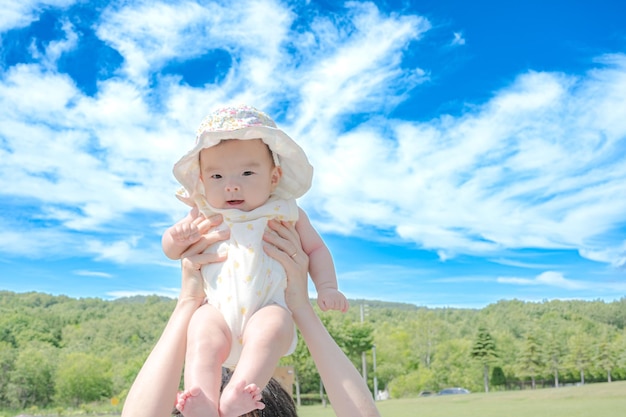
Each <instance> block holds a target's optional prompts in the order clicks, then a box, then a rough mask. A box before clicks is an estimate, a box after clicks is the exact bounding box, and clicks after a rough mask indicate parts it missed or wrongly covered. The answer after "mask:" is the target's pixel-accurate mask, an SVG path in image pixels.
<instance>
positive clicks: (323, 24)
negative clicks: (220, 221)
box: [0, 0, 626, 285]
mask: <svg viewBox="0 0 626 417" xmlns="http://www.w3.org/2000/svg"><path fill="white" fill-rule="evenodd" d="M13 3H14V2H12V3H11V4H13ZM22 3H23V4H25V5H27V6H25V7H24V8H23V9H19V10H18V9H17V8H16V7H17V6H12V7H13V8H12V9H10V10H12V12H11V13H16V14H18V15H19V16H20V17H19V18H18V17H15V16H13V17H11V16H9V17H5V18H4V20H3V21H2V20H0V27H2V25H3V24H4V25H5V27H7V25H8V26H11V25H13V26H18V25H26V24H28V22H29V21H31V20H32V16H33V15H34V13H35V12H31V11H35V10H38V7H39V5H41V4H43V3H38V2H37V3H35V2H32V3H24V2H22ZM49 4H58V5H60V6H61V5H64V4H66V3H65V2H63V3H61V2H58V3H49ZM67 4H69V3H67ZM116 4H117V3H116ZM347 7H348V8H349V10H348V12H347V13H346V14H345V15H344V16H342V17H337V16H318V17H316V18H315V19H314V20H313V21H312V22H311V23H310V24H309V25H308V26H300V27H297V28H295V27H292V24H293V23H294V19H295V18H296V16H295V15H294V11H293V10H291V9H290V8H289V7H287V6H285V5H284V4H281V3H279V2H275V1H271V0H268V1H266V2H249V3H244V4H242V5H241V7H237V8H232V7H223V6H221V5H220V4H219V3H216V2H209V3H206V4H203V6H200V5H199V4H198V3H195V2H191V1H186V2H177V3H176V2H156V3H155V2H147V1H143V2H133V3H132V4H124V5H122V6H121V7H117V8H114V7H110V8H109V9H107V10H106V11H105V12H104V13H103V14H102V15H101V17H100V20H99V21H98V22H94V25H95V26H96V27H97V31H96V33H97V35H98V36H99V37H101V39H103V40H104V41H105V42H107V43H108V44H109V45H110V46H111V47H113V48H115V49H116V50H118V51H119V52H120V54H121V55H122V56H123V58H124V63H123V68H122V71H121V72H120V73H119V74H118V75H117V76H116V77H115V78H112V79H109V80H106V81H101V82H99V84H98V91H97V94H95V95H94V96H93V97H88V96H85V95H84V94H83V93H82V92H81V91H80V90H79V89H78V88H77V87H76V85H75V84H74V82H73V81H72V80H71V79H70V78H69V77H68V76H67V75H64V74H61V73H59V72H58V71H55V69H54V65H53V64H54V63H55V62H56V60H57V58H58V57H59V56H61V55H62V54H63V53H64V51H67V50H69V49H71V48H73V47H74V45H75V42H76V38H75V34H74V33H73V31H72V28H71V27H70V26H69V25H68V26H66V28H65V29H66V32H65V33H66V36H65V39H63V40H59V41H58V42H56V43H55V42H53V43H50V44H49V46H48V49H47V52H46V56H45V57H41V61H40V62H39V63H33V64H29V65H18V66H14V67H12V68H10V69H9V70H7V71H6V72H5V73H3V77H2V78H1V79H0V158H2V161H3V163H2V165H0V178H1V180H0V181H1V183H2V184H1V185H2V192H3V193H4V194H5V195H7V196H12V197H15V198H20V199H24V200H25V201H32V202H35V203H36V205H37V206H39V207H41V209H40V211H39V212H38V213H37V216H39V218H40V219H42V220H46V221H49V222H50V223H54V224H56V223H58V224H60V226H59V228H58V229H55V230H54V231H53V232H51V231H48V233H55V234H58V235H59V236H63V235H64V233H67V232H68V230H70V231H71V230H80V231H84V232H85V231H86V232H89V231H98V232H102V231H106V230H107V229H109V228H111V227H113V226H112V225H115V224H116V222H119V221H122V220H123V219H124V218H125V216H128V215H129V214H135V213H139V212H141V213H143V212H152V213H153V214H154V215H155V216H161V217H172V218H174V217H176V216H177V215H182V214H183V213H184V211H185V207H184V206H182V205H181V204H180V203H178V202H177V201H176V200H175V198H173V196H172V194H173V191H174V190H175V188H176V185H175V183H174V181H173V178H172V175H171V166H172V164H173V163H174V162H175V160H176V159H178V157H179V156H180V155H182V154H183V153H184V152H185V151H186V150H187V148H188V147H189V146H190V145H191V143H192V142H193V132H194V131H195V128H196V125H197V124H198V122H199V121H200V120H201V118H202V117H203V116H204V114H206V113H207V112H208V111H210V110H212V109H213V108H214V107H215V106H216V105H218V104H221V103H224V102H227V101H232V102H250V103H252V104H255V105H257V106H259V107H261V108H263V109H265V110H267V111H268V112H269V113H271V114H274V113H275V115H276V118H277V119H279V121H281V125H282V126H283V127H284V128H285V130H286V131H288V132H289V133H290V134H291V135H292V136H294V137H296V138H297V139H298V141H299V142H301V144H302V146H303V147H304V148H305V150H306V151H307V153H308V154H309V156H310V159H311V160H312V162H313V164H314V165H315V167H316V174H315V180H314V187H313V189H312V190H311V191H310V193H308V194H307V196H306V197H305V198H304V199H303V200H302V203H303V205H304V206H305V208H310V209H311V211H312V212H315V213H316V217H315V218H314V219H313V220H314V222H315V223H316V225H319V227H320V228H321V229H322V230H324V231H335V232H339V233H346V234H360V233H363V234H364V233H366V232H367V230H368V227H376V228H382V229H391V230H395V231H396V232H397V234H398V235H399V237H400V238H402V239H405V240H408V241H411V242H415V243H417V244H418V245H419V246H421V247H425V248H428V249H433V250H436V251H438V253H439V254H440V259H442V260H445V259H447V258H449V257H452V256H455V255H457V254H494V255H497V254H499V252H500V251H501V250H502V249H503V248H526V247H534V248H566V249H578V250H579V251H580V253H581V255H582V256H586V257H588V258H590V259H596V260H601V261H602V262H607V263H612V264H613V265H616V266H620V265H623V264H624V247H623V239H621V240H618V239H616V238H615V235H616V233H615V230H616V228H618V227H620V225H623V224H624V213H626V197H624V196H626V189H625V187H626V185H625V184H626V164H623V163H622V162H623V161H622V158H620V157H619V156H620V155H623V154H624V149H626V114H625V108H624V105H623V98H624V97H626V57H625V56H624V55H619V54H618V55H611V56H605V57H602V58H601V59H600V60H599V62H598V63H597V64H596V67H595V68H593V69H591V70H590V71H589V72H588V73H586V74H582V75H579V76H571V75H568V74H560V73H545V72H532V71H531V72H528V73H526V74H522V75H520V76H519V77H518V78H517V79H516V80H515V82H514V83H512V84H511V85H510V86H508V87H506V88H503V89H502V90H500V91H497V92H495V93H494V96H493V98H492V99H491V100H489V101H487V102H486V103H483V104H482V105H479V106H474V107H472V108H470V110H468V112H467V113H466V114H464V115H462V116H459V117H452V116H446V115H442V116H441V117H440V118H438V119H434V120H430V121H421V122H417V121H415V120H411V118H407V119H405V120H393V119H387V118H384V117H370V118H367V117H363V116H364V115H368V114H372V113H373V112H378V111H381V112H382V113H385V111H386V110H387V109H391V108H393V107H394V106H395V105H396V104H398V103H400V102H402V100H404V99H405V98H406V96H407V94H408V92H409V91H410V90H411V89H413V88H415V87H416V86H417V85H419V83H422V82H426V81H427V80H428V78H427V75H426V71H425V70H423V69H421V68H419V67H414V68H408V69H407V68H405V67H404V66H403V64H404V61H403V59H404V54H405V53H406V51H407V48H409V46H410V45H411V44H412V43H413V42H419V41H420V39H421V37H422V35H423V34H424V33H425V32H427V31H428V30H429V29H430V23H429V22H428V21H427V20H426V19H424V18H422V17H419V16H403V15H399V14H388V15H387V14H383V13H381V12H380V11H379V10H378V9H377V8H376V6H375V5H374V4H373V3H356V2H352V3H348V6H347ZM3 16H4V15H3ZM29 19H30V20H29ZM13 26H12V27H13ZM455 39H456V40H457V42H461V40H463V39H464V38H463V35H462V34H461V33H457V34H455ZM212 49H220V50H223V51H226V52H227V53H228V54H229V55H230V56H231V58H232V65H233V66H232V67H231V68H230V70H229V71H228V73H227V74H226V76H225V78H224V79H223V80H221V81H220V82H219V83H218V84H215V85H207V86H206V87H204V88H199V87H196V88H192V87H189V86H187V85H182V84H180V82H179V79H177V78H176V77H173V76H169V77H166V76H163V75H162V74H160V73H159V72H160V70H161V69H162V68H163V66H164V65H165V64H166V63H168V62H171V61H172V60H179V61H185V60H188V59H191V58H195V57H198V56H201V55H203V54H206V53H207V52H209V51H211V50H212ZM51 66H52V67H51ZM359 117H362V119H359ZM361 120H362V121H361ZM344 126H348V129H347V130H346V128H345V127H344ZM317 213H320V214H321V217H318V216H317ZM151 220H154V219H151ZM16 233H17V231H16V230H13V229H11V226H9V225H8V224H7V225H2V226H0V245H2V248H7V249H6V250H7V251H10V252H11V253H14V252H15V251H16V250H17V249H15V248H9V246H10V245H9V243H7V242H10V241H11V240H12V239H13V238H14V237H15V236H16ZM2 236H4V240H3V239H2ZM137 236H138V235H137V234H136V233H135V232H129V233H128V237H126V238H125V239H123V240H122V239H121V238H120V240H116V241H114V242H109V241H105V240H102V241H100V240H98V239H93V240H92V241H91V242H90V243H89V244H88V245H85V247H84V248H82V249H81V250H83V251H86V252H87V253H88V254H90V255H93V256H96V257H97V258H98V259H106V260H110V261H115V262H121V263H124V262H133V259H137V257H136V256H135V255H137V254H138V253H140V252H141V251H142V250H145V248H143V246H142V245H143V241H142V240H141V239H140V238H138V237H137ZM38 238H40V235H39V233H33V234H32V236H22V239H23V241H24V243H23V245H24V247H29V244H32V246H30V247H31V248H35V250H37V248H39V250H43V248H45V247H46V245H45V244H42V243H40V242H32V241H31V239H38ZM62 240H63V239H62ZM65 240H69V239H65ZM18 247H21V245H18ZM20 250H22V249H20ZM151 259H153V260H154V261H155V262H156V257H152V258H151ZM548 278H550V276H548V277H547V278H545V279H548ZM552 278H553V279H554V278H555V277H552ZM536 282H540V281H536ZM541 283H543V284H548V283H550V285H555V284H559V282H557V281H549V282H541ZM561 284H562V282H561Z"/></svg>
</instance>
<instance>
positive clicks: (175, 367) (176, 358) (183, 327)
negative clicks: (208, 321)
mask: <svg viewBox="0 0 626 417" xmlns="http://www.w3.org/2000/svg"><path fill="white" fill-rule="evenodd" d="M197 307H198V303H197V302H196V301H195V300H191V299H188V300H182V301H179V302H178V303H177V304H176V307H175V309H174V312H173V313H172V315H171V317H170V319H169V321H168V323H167V325H166V327H165V330H163V333H162V335H161V337H160V338H159V340H158V342H157V344H156V345H155V347H154V349H153V350H152V352H151V353H150V355H149V356H148V359H146V362H145V363H144V365H143V367H142V368H141V370H140V371H139V374H138V375H137V378H136V379H135V381H134V382H133V385H132V386H131V388H130V391H129V393H128V396H127V398H126V402H125V403H124V409H123V410H122V417H144V416H145V417H158V416H163V417H166V416H169V415H170V413H171V411H172V408H173V405H174V402H175V399H176V392H177V391H178V386H179V382H180V376H181V373H182V369H183V363H184V359H185V345H186V340H187V325H188V323H189V320H190V319H191V316H192V315H193V313H194V311H196V309H197Z"/></svg>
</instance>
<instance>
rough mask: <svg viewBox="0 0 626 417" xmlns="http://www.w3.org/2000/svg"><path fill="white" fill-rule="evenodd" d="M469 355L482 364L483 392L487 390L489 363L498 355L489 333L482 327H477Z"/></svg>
mask: <svg viewBox="0 0 626 417" xmlns="http://www.w3.org/2000/svg"><path fill="white" fill-rule="evenodd" d="M471 356H472V358H474V359H476V360H478V361H479V362H480V363H481V364H482V365H483V382H484V384H485V392H489V365H490V364H491V363H492V362H493V361H494V360H495V359H496V358H497V357H498V354H497V352H496V344H495V342H494V341H493V338H492V337H491V334H489V332H488V331H487V329H485V328H484V327H480V328H479V329H478V335H477V337H476V340H475V341H474V345H473V346H472V352H471Z"/></svg>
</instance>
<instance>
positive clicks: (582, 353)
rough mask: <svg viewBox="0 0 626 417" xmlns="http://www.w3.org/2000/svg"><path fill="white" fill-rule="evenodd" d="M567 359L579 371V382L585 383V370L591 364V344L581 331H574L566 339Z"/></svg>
mask: <svg viewBox="0 0 626 417" xmlns="http://www.w3.org/2000/svg"><path fill="white" fill-rule="evenodd" d="M568 345H569V351H570V353H569V361H570V364H571V366H572V367H573V368H575V369H576V370H577V371H578V372H579V373H580V383H581V384H583V385H584V384H585V370H587V369H588V368H589V366H590V364H591V346H590V342H589V337H588V336H587V335H586V334H584V333H582V332H579V333H576V334H575V335H573V336H572V337H570V338H569V340H568Z"/></svg>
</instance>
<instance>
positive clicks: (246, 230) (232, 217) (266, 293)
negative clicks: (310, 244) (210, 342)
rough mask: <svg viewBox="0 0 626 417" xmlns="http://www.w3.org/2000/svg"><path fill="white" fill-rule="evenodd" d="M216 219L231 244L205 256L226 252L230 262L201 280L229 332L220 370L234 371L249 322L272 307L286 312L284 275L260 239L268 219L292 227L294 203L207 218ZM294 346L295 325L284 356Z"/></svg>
mask: <svg viewBox="0 0 626 417" xmlns="http://www.w3.org/2000/svg"><path fill="white" fill-rule="evenodd" d="M202 211H203V212H204V211H205V210H202ZM214 213H220V214H222V216H223V217H224V222H223V223H222V224H221V225H220V226H219V227H218V229H220V228H230V238H229V239H228V240H226V241H223V242H220V243H219V244H216V245H213V246H211V247H209V248H208V249H207V250H206V251H205V252H211V253H217V252H220V253H221V252H224V251H226V250H227V251H228V258H227V259H226V261H224V262H222V263H210V264H206V265H204V266H203V267H202V277H203V278H204V288H205V293H206V296H207V301H208V303H209V304H211V305H212V306H214V307H215V308H217V309H218V310H219V311H220V312H221V313H222V315H223V316H224V319H225V320H226V323H227V325H228V327H229V328H230V331H231V335H232V347H231V350H230V355H229V356H228V358H227V359H226V362H224V366H226V367H229V368H232V367H234V366H235V365H236V364H237V362H238V361H239V357H240V355H241V350H242V337H243V331H244V329H245V327H246V324H247V322H248V320H249V319H250V317H251V316H252V315H253V314H254V313H255V312H256V311H258V310H259V309H260V308H262V307H264V306H267V305H271V304H277V305H279V306H282V307H284V308H285V309H287V304H286V302H285V288H286V286H287V277H286V274H285V270H284V268H283V267H282V265H281V264H280V263H279V262H278V261H276V260H274V259H273V258H271V257H269V256H268V255H267V254H266V253H265V251H264V250H263V233H264V231H265V229H266V226H267V222H268V220H269V219H278V220H285V221H296V220H297V219H298V206H297V205H296V201H295V199H291V200H279V199H274V200H272V199H270V200H269V201H268V202H267V203H265V204H264V205H263V206H261V207H258V208H256V209H255V210H252V211H248V212H245V211H241V210H237V209H225V210H220V209H214V208H211V209H210V212H206V213H205V215H211V214H214ZM296 343H297V336H296V332H295V324H294V338H293V341H292V344H291V347H290V348H289V351H288V352H287V353H286V355H289V354H291V353H293V351H294V350H295V348H296Z"/></svg>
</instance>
